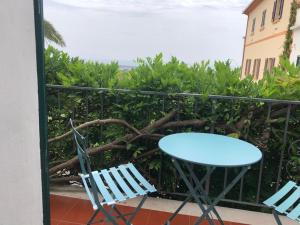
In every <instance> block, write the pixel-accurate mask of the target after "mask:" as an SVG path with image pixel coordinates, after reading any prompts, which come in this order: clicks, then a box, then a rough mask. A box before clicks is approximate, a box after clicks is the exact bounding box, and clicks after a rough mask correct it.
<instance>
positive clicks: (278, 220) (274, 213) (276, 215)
mask: <svg viewBox="0 0 300 225" xmlns="http://www.w3.org/2000/svg"><path fill="white" fill-rule="evenodd" d="M272 213H273V215H274V218H275V220H276V223H277V224H278V225H282V223H281V221H280V219H279V216H278V213H277V212H276V211H275V210H273V211H272Z"/></svg>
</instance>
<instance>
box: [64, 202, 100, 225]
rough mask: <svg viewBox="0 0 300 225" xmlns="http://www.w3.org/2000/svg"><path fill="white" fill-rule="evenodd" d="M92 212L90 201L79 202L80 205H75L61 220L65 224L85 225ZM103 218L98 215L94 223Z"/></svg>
mask: <svg viewBox="0 0 300 225" xmlns="http://www.w3.org/2000/svg"><path fill="white" fill-rule="evenodd" d="M93 213H94V210H93V208H92V205H91V203H90V201H87V200H81V201H80V203H78V204H76V205H75V206H74V207H73V208H72V209H71V210H69V211H68V212H67V213H66V214H65V215H64V216H63V217H62V218H61V219H62V220H63V221H67V222H76V223H83V224H84V223H85V224H86V223H87V221H88V220H89V219H90V218H91V217H92V215H93ZM101 218H103V216H102V215H101V213H99V214H98V215H97V216H96V218H95V221H97V220H100V219H101Z"/></svg>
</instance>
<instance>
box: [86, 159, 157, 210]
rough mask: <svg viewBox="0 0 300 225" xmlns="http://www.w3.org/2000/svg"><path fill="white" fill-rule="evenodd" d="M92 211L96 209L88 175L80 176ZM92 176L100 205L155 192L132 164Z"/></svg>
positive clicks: (95, 173)
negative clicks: (100, 199)
mask: <svg viewBox="0 0 300 225" xmlns="http://www.w3.org/2000/svg"><path fill="white" fill-rule="evenodd" d="M80 176H81V178H82V181H83V184H84V187H85V189H86V191H87V194H88V197H89V198H90V200H91V202H92V205H93V208H94V210H96V209H98V207H97V205H96V203H95V200H94V197H93V194H92V192H91V190H90V188H89V183H90V181H89V179H90V175H89V174H86V175H83V174H80ZM92 176H93V178H94V180H95V182H96V185H97V188H98V191H99V194H100V195H101V196H102V197H103V198H102V201H101V205H102V206H103V205H113V204H116V203H118V202H122V201H125V200H128V199H132V198H135V197H137V196H144V195H146V194H148V193H153V192H156V189H155V187H154V186H153V185H151V184H150V183H149V182H148V181H147V180H146V179H145V178H144V177H143V176H142V175H141V174H140V173H139V172H138V170H137V169H136V168H135V167H134V165H133V164H132V163H128V164H126V165H120V166H118V167H112V168H110V169H104V170H101V171H93V172H92Z"/></svg>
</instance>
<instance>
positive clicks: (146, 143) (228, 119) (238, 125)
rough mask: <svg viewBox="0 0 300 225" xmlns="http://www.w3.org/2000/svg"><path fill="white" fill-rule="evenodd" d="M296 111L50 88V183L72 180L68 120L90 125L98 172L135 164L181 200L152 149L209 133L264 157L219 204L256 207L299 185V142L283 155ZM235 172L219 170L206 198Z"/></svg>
mask: <svg viewBox="0 0 300 225" xmlns="http://www.w3.org/2000/svg"><path fill="white" fill-rule="evenodd" d="M299 105H300V102H298V101H283V100H272V99H254V98H244V97H229V96H216V95H209V96H207V95H200V94H185V93H183V94H167V93H163V92H151V91H145V92H143V91H130V90H110V89H104V88H82V87H69V88H67V87H63V86H53V85H52V86H51V85H48V120H49V137H51V138H52V137H57V136H58V139H57V140H55V139H54V140H53V139H52V140H50V142H49V150H50V160H51V162H50V167H51V168H50V175H51V179H52V182H60V181H69V180H76V179H77V178H76V175H77V173H78V168H79V167H78V164H77V163H76V159H75V160H74V158H73V157H74V156H75V150H74V148H73V144H72V140H71V139H70V138H68V136H66V137H63V138H62V139H60V138H59V136H60V135H62V134H63V133H65V132H67V131H68V130H69V128H68V119H69V118H70V117H72V118H73V119H75V122H76V125H80V124H84V123H85V122H87V121H93V122H92V123H90V124H85V125H83V126H82V129H81V131H82V132H83V133H84V134H85V135H86V136H87V137H88V140H89V143H90V148H91V153H92V154H93V165H94V166H95V168H96V169H99V168H107V167H109V166H112V165H117V164H120V163H122V162H127V161H133V162H135V164H136V165H137V166H138V168H139V169H140V170H141V171H142V172H143V173H144V175H145V176H147V177H148V178H149V179H151V180H152V182H153V183H155V185H156V186H157V188H158V190H159V192H160V194H162V195H165V194H174V193H177V194H184V193H185V191H186V188H185V186H184V185H183V184H182V182H181V181H180V180H178V177H179V176H178V175H177V174H176V172H175V169H174V167H173V165H172V164H171V162H170V160H169V158H168V157H167V156H165V155H163V154H161V153H160V151H159V150H158V149H157V142H158V140H159V138H161V137H163V136H164V135H166V134H169V133H174V132H183V131H196V132H211V133H218V134H223V135H230V136H233V137H237V138H241V139H244V140H246V141H249V142H251V143H253V144H255V145H256V146H258V147H259V148H260V149H261V150H262V151H263V153H264V158H263V160H262V161H261V162H260V163H258V164H257V165H255V166H254V167H253V168H252V170H250V171H249V172H248V173H247V174H246V176H245V177H244V178H243V179H242V180H241V183H240V184H239V185H238V186H237V187H235V188H234V189H233V190H232V191H231V192H230V193H229V194H228V195H227V196H226V199H224V201H229V202H235V203H243V204H248V205H255V206H259V205H260V203H261V201H262V200H263V199H265V198H267V197H268V196H270V195H271V194H272V193H273V192H274V191H275V190H276V189H277V188H278V187H279V185H281V184H282V183H283V182H285V181H286V180H288V179H291V178H294V179H297V177H296V176H295V175H296V174H297V173H298V170H297V168H299V166H298V165H299V164H300V163H299V162H298V155H297V154H298V152H297V148H298V147H297V142H296V145H295V144H294V145H291V146H292V147H291V149H290V150H289V151H288V149H289V146H290V144H292V143H294V142H295V141H296V140H299V139H300V120H299V115H300V109H299ZM161 118H163V119H161ZM104 119H105V120H104ZM105 121H106V122H105ZM120 125H121V126H120ZM288 152H290V153H291V155H292V159H293V161H290V159H291V157H290V156H289V154H288ZM187 154H188V153H187ZM72 158H73V159H72ZM70 159H71V160H70ZM72 160H73V161H72ZM70 162H71V164H68V163H70ZM61 165H63V166H61ZM70 165H71V166H70ZM286 168H287V169H286ZM198 172H199V174H201V173H202V172H203V168H199V169H198ZM236 172H237V168H233V169H228V170H224V169H223V170H222V169H219V170H217V171H216V172H215V173H216V175H215V176H214V177H213V178H212V179H211V181H210V182H208V183H207V184H206V189H207V191H210V193H211V195H215V194H217V192H219V191H220V190H221V188H222V187H223V186H225V185H226V183H227V182H228V181H229V180H230V178H231V177H232V176H233V175H234V174H235V173H236ZM70 177H71V178H70Z"/></svg>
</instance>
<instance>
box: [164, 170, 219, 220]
mask: <svg viewBox="0 0 300 225" xmlns="http://www.w3.org/2000/svg"><path fill="white" fill-rule="evenodd" d="M214 170H215V167H210V168H209V169H208V170H207V172H206V174H205V175H204V177H203V178H202V179H201V180H200V181H199V180H198V184H196V187H195V190H196V191H198V189H199V188H202V185H203V184H204V182H205V181H206V180H207V179H208V178H209V177H210V175H211V174H212V172H213V171H214ZM186 194H187V195H188V197H186V199H185V200H184V201H183V202H182V203H181V205H180V206H179V207H178V208H177V210H176V211H175V212H174V213H173V214H172V216H171V217H170V218H169V219H168V220H167V222H166V223H165V224H166V225H169V224H170V222H172V220H173V219H174V218H175V217H176V216H177V214H178V213H179V212H180V210H181V209H182V208H183V207H184V206H185V205H186V203H187V202H189V201H190V200H191V199H192V195H191V194H190V193H189V192H187V193H186Z"/></svg>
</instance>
